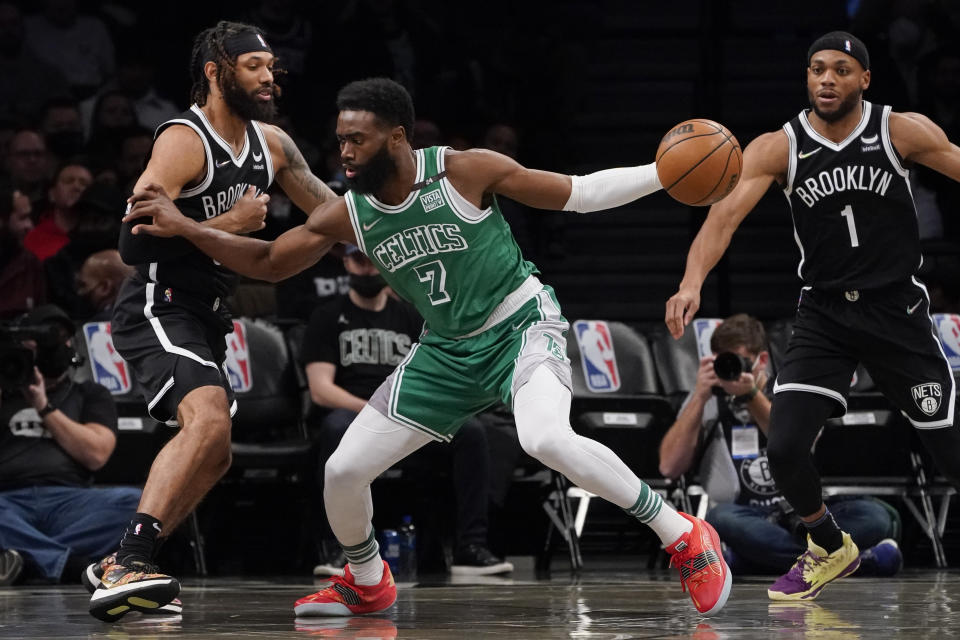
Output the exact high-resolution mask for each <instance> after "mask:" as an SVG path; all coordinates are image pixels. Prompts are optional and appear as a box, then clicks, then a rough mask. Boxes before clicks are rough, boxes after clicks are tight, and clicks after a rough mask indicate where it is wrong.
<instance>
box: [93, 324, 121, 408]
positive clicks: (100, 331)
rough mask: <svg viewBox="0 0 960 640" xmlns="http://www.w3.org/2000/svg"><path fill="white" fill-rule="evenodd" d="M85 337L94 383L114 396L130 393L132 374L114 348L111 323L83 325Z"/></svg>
mask: <svg viewBox="0 0 960 640" xmlns="http://www.w3.org/2000/svg"><path fill="white" fill-rule="evenodd" d="M83 336H84V338H85V339H86V341H87V353H88V354H89V356H90V370H91V372H92V373H93V381H94V382H96V383H98V384H102V385H103V386H105V387H106V388H107V389H109V390H110V393H112V394H113V395H121V394H124V393H127V392H128V391H130V386H131V383H130V372H129V371H128V369H127V363H126V362H125V361H124V359H123V358H121V357H120V354H119V353H117V350H116V349H115V348H114V346H113V339H112V338H111V337H110V323H109V322H88V323H87V324H85V325H83Z"/></svg>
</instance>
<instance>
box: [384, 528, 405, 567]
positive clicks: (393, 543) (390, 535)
mask: <svg viewBox="0 0 960 640" xmlns="http://www.w3.org/2000/svg"><path fill="white" fill-rule="evenodd" d="M380 552H381V554H382V555H383V559H384V560H386V561H387V564H388V565H389V566H390V573H392V574H393V575H394V576H397V575H399V574H400V572H401V569H402V567H401V552H400V534H399V533H398V532H397V530H396V529H384V530H383V531H381V532H380Z"/></svg>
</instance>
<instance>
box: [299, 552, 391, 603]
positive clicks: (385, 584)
mask: <svg viewBox="0 0 960 640" xmlns="http://www.w3.org/2000/svg"><path fill="white" fill-rule="evenodd" d="M396 600H397V586H396V585H395V584H394V582H393V575H392V574H391V573H390V566H389V565H387V562H386V560H384V561H383V577H382V578H381V579H380V583H379V584H375V585H371V586H367V585H362V584H354V582H353V574H352V573H350V565H349V564H348V565H347V566H346V567H344V568H343V577H340V576H333V577H332V578H330V586H328V587H327V588H326V589H322V590H320V591H318V592H316V593H313V594H311V595H309V596H305V597H303V598H300V599H299V600H297V601H296V603H294V605H293V612H294V614H296V615H297V616H298V617H308V616H356V615H361V614H364V613H375V612H377V611H383V610H384V609H389V608H390V606H391V605H392V604H393V603H394V602H396Z"/></svg>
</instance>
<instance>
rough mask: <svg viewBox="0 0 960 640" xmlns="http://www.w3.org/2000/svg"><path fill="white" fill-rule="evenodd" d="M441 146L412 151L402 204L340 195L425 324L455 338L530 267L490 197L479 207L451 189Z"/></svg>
mask: <svg viewBox="0 0 960 640" xmlns="http://www.w3.org/2000/svg"><path fill="white" fill-rule="evenodd" d="M445 150H446V147H430V148H428V149H418V150H417V151H416V152H415V154H416V162H417V178H416V183H415V184H414V189H413V191H411V192H410V195H409V196H408V197H407V199H406V200H404V201H403V202H402V203H400V204H398V205H387V204H384V203H382V202H380V201H379V200H377V199H376V198H375V197H373V196H372V195H369V194H359V193H354V192H353V191H348V192H347V195H346V201H347V209H348V210H349V212H350V222H351V223H352V224H353V229H354V232H355V233H356V235H357V241H358V242H359V243H360V244H359V246H360V250H361V251H363V253H365V254H366V255H367V256H369V257H370V259H371V260H373V263H374V264H375V265H377V268H378V269H380V273H382V274H383V277H384V278H385V279H386V281H387V283H388V284H389V285H390V286H391V287H393V290H394V291H396V292H397V293H398V294H399V295H400V296H401V297H403V298H405V299H406V300H409V301H410V302H411V303H413V305H414V306H416V308H417V310H418V311H419V312H420V314H421V315H422V316H423V318H424V320H426V323H427V328H428V329H429V330H430V331H434V332H436V333H438V334H440V335H442V336H446V337H450V338H454V337H458V336H462V335H466V334H468V333H470V332H472V331H474V330H475V329H477V328H479V327H481V326H482V325H483V324H484V321H485V320H486V319H487V317H488V316H489V315H490V314H491V312H492V311H493V310H494V309H495V308H496V306H497V305H498V304H500V302H501V301H503V299H504V297H505V296H506V295H507V294H508V293H510V292H512V291H514V290H515V289H517V288H518V287H519V286H520V285H521V284H523V283H524V281H525V280H526V279H527V277H528V276H530V274H532V273H535V272H536V267H534V265H533V264H532V263H530V262H527V261H526V260H524V259H523V256H522V255H520V248H519V247H518V246H517V242H516V240H514V239H513V234H512V233H511V232H510V226H509V225H508V224H507V222H506V221H505V220H504V219H503V215H502V214H501V213H500V207H499V206H498V205H497V202H496V199H494V200H493V203H492V204H491V205H490V206H489V207H487V208H486V209H483V210H480V209H478V208H477V207H475V206H474V205H473V204H471V203H470V202H468V201H467V200H466V199H465V198H464V197H463V196H461V195H460V194H459V193H457V191H456V190H455V189H454V188H453V185H452V184H450V181H449V180H448V179H447V178H446V177H445V175H446V174H445V173H444V160H443V154H444V151H445Z"/></svg>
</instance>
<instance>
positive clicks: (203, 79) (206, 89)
mask: <svg viewBox="0 0 960 640" xmlns="http://www.w3.org/2000/svg"><path fill="white" fill-rule="evenodd" d="M260 33H261V31H260V29H258V28H257V27H255V26H253V25H249V24H244V23H242V22H230V21H227V20H221V21H220V22H218V23H217V24H216V25H215V26H213V27H210V28H208V29H204V30H203V31H201V32H200V33H199V34H198V35H197V37H196V38H195V39H194V41H193V51H192V52H191V54H190V77H191V79H192V80H193V86H192V87H191V88H190V100H191V101H192V102H195V103H197V104H198V105H200V106H201V107H202V106H203V105H204V104H206V102H207V95H209V93H210V82H209V81H208V80H207V76H206V74H205V73H204V72H203V67H204V65H205V64H206V62H207V61H208V60H212V61H213V62H215V63H216V64H217V83H218V84H220V83H222V81H223V74H224V70H225V69H227V68H230V69H233V68H234V67H235V66H236V63H237V60H236V58H237V56H231V55H230V54H229V53H228V52H227V48H226V46H225V43H226V42H227V40H229V39H231V38H233V37H235V36H238V35H244V34H248V35H258V34H260ZM282 73H283V70H282V69H280V68H279V67H278V66H277V65H276V64H274V67H273V75H274V76H275V77H276V76H277V75H279V74H282ZM221 86H222V85H221ZM274 92H275V95H279V87H277V86H276V85H274Z"/></svg>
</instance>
